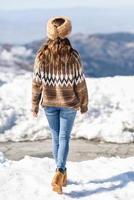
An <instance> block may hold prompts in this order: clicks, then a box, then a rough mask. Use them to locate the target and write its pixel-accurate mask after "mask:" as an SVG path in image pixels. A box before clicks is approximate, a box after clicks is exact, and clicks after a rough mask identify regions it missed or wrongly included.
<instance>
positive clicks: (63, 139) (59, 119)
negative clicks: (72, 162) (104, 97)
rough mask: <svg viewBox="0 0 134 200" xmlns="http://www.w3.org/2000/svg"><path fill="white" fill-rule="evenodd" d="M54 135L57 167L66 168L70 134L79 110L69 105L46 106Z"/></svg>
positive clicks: (53, 146)
mask: <svg viewBox="0 0 134 200" xmlns="http://www.w3.org/2000/svg"><path fill="white" fill-rule="evenodd" d="M43 108H44V111H45V115H46V117H47V120H48V124H49V128H50V132H51V136H52V154H53V157H54V159H55V162H56V165H57V168H62V169H63V170H65V168H66V161H67V156H68V151H69V141H70V134H71V131H72V128H73V123H74V119H75V116H76V113H77V111H76V110H75V109H73V108H69V107H54V106H44V107H43Z"/></svg>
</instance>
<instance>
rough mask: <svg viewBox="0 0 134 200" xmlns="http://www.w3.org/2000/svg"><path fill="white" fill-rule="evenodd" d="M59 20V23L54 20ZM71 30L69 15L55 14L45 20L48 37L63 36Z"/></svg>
mask: <svg viewBox="0 0 134 200" xmlns="http://www.w3.org/2000/svg"><path fill="white" fill-rule="evenodd" d="M56 20H57V21H59V24H58V25H57V23H55V21H56ZM71 31H72V23H71V20H70V18H69V17H66V16H57V17H52V18H50V19H49V20H48V22H47V36H48V38H50V39H52V40H54V39H56V38H57V37H60V38H62V39H63V38H65V37H67V36H68V35H69V34H70V33H71Z"/></svg>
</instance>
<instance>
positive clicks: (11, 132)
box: [0, 46, 134, 143]
mask: <svg viewBox="0 0 134 200" xmlns="http://www.w3.org/2000/svg"><path fill="white" fill-rule="evenodd" d="M31 57H32V58H33V53H32V51H31V50H29V49H27V48H26V47H24V46H12V47H7V46H6V48H4V49H3V48H1V49H0V71H1V72H0V141H8V140H12V141H24V140H37V139H43V138H48V137H50V130H49V127H48V123H47V119H46V117H45V113H44V111H43V109H42V108H41V107H40V112H39V116H38V118H37V119H36V118H33V117H32V115H31V111H30V109H31V80H32V71H31V70H27V66H29V67H30V68H31V67H32V62H31V60H32V59H31ZM86 82H87V87H88V92H89V105H88V106H89V111H88V112H87V113H85V114H81V113H79V112H78V113H77V116H76V119H75V124H74V127H73V130H72V135H71V136H72V138H80V137H84V138H86V139H98V140H104V141H110V142H118V143H126V142H133V141H134V110H133V107H134V95H133V91H132V86H133V84H134V76H115V77H105V78H91V77H86Z"/></svg>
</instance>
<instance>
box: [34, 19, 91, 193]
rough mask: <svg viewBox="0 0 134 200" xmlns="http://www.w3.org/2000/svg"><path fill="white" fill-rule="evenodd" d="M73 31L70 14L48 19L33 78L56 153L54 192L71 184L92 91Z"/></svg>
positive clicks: (35, 100)
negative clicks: (76, 127) (73, 156)
mask: <svg viewBox="0 0 134 200" xmlns="http://www.w3.org/2000/svg"><path fill="white" fill-rule="evenodd" d="M71 30H72V24H71V21H70V19H69V18H68V17H65V16H59V17H53V18H51V19H49V20H48V22H47V36H48V40H47V42H46V43H44V44H43V45H42V47H41V48H40V49H39V50H38V52H37V55H36V58H35V64H34V70H33V79H32V109H31V110H32V112H33V116H35V117H37V114H38V111H39V104H41V106H42V108H43V110H44V113H45V115H46V117H47V120H48V123H49V127H50V131H51V135H52V152H53V157H54V159H55V162H56V166H57V167H56V170H55V175H54V177H53V179H52V183H51V185H52V187H53V191H56V192H58V193H62V186H66V184H67V168H66V161H67V156H68V151H69V141H70V134H71V131H72V127H73V124H74V120H75V117H76V113H77V111H78V110H79V109H80V112H81V113H85V112H87V111H88V91H87V85H86V81H85V75H84V71H83V67H82V64H81V60H80V55H79V53H78V52H77V51H76V50H75V49H73V48H72V46H71V44H70V41H69V39H68V38H67V36H68V35H69V34H70V32H71Z"/></svg>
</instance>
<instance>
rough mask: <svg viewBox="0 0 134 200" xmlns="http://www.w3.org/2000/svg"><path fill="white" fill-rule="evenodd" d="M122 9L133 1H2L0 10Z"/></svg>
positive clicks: (0, 0) (0, 1)
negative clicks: (78, 7)
mask: <svg viewBox="0 0 134 200" xmlns="http://www.w3.org/2000/svg"><path fill="white" fill-rule="evenodd" d="M76 6H88V7H120V6H123V7H125V6H134V1H133V0H112V1H108V0H73V1H72V0H67V1H65V0H53V1H52V0H0V10H20V9H21V10H22V9H40V8H43V9H45V8H61V7H76Z"/></svg>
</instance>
